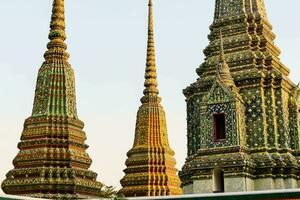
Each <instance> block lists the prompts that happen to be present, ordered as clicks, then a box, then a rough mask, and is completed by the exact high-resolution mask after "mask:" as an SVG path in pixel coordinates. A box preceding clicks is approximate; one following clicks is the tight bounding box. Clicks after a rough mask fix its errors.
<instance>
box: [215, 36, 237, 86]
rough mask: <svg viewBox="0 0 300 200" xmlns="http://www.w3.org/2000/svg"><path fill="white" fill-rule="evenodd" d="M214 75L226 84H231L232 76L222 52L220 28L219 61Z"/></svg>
mask: <svg viewBox="0 0 300 200" xmlns="http://www.w3.org/2000/svg"><path fill="white" fill-rule="evenodd" d="M216 77H217V78H218V79H219V80H220V81H222V82H226V83H227V84H228V85H233V84H234V82H233V78H232V77H231V74H230V69H229V66H228V65H227V63H226V59H225V52H224V41H223V34H222V30H220V58H219V63H218V65H217V70H216Z"/></svg>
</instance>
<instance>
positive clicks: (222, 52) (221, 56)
mask: <svg viewBox="0 0 300 200" xmlns="http://www.w3.org/2000/svg"><path fill="white" fill-rule="evenodd" d="M220 41H221V42H220V62H221V63H225V62H226V61H225V53H224V41H223V33H222V29H221V30H220Z"/></svg>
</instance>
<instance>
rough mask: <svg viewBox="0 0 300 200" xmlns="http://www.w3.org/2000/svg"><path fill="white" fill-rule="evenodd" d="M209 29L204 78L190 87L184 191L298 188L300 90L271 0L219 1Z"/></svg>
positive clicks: (201, 72) (182, 175)
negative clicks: (275, 26)
mask: <svg viewBox="0 0 300 200" xmlns="http://www.w3.org/2000/svg"><path fill="white" fill-rule="evenodd" d="M210 30H211V33H210V34H209V36H208V38H209V41H210V43H209V45H208V47H207V48H206V49H205V50H204V54H205V56H206V58H205V61H204V62H203V63H202V64H201V65H200V67H199V68H197V70H196V71H197V74H198V75H199V78H198V79H197V81H196V82H194V83H193V84H191V85H190V86H188V87H187V88H186V89H185V90H184V95H185V97H186V102H187V140H188V155H187V159H186V162H185V164H184V166H183V168H182V171H180V173H179V176H180V178H181V181H182V187H183V191H184V193H186V194H187V193H211V192H235V191H253V190H272V189H287V188H297V187H299V186H300V185H299V183H300V182H299V180H300V176H299V174H300V171H299V169H300V166H299V155H300V154H299V153H300V151H299V150H300V141H299V138H300V131H299V130H300V129H299V128H300V127H299V122H300V115H299V108H300V103H299V93H300V92H299V88H298V87H297V86H296V85H295V84H294V83H292V82H291V80H290V79H289V78H288V76H289V69H288V68H287V67H286V66H285V65H284V64H282V63H281V61H280V59H279V55H280V50H279V48H278V47H277V46H276V45H275V43H274V39H275V34H274V33H273V32H272V26H271V24H270V23H269V21H268V18H267V14H266V9H265V5H264V0H216V5H215V15H214V21H213V24H212V25H211V26H210ZM220 31H221V32H222V34H220ZM220 55H221V56H220Z"/></svg>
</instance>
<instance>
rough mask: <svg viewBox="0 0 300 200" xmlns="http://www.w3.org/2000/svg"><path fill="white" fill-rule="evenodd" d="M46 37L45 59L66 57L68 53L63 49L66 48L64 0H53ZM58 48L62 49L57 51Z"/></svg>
mask: <svg viewBox="0 0 300 200" xmlns="http://www.w3.org/2000/svg"><path fill="white" fill-rule="evenodd" d="M48 38H49V39H50V42H49V43H48V45H47V48H48V51H47V52H46V53H45V56H44V57H45V58H46V60H48V59H50V58H53V57H61V58H63V59H68V57H69V54H67V53H66V52H65V51H64V50H66V49H67V45H66V44H65V42H64V41H65V40H66V33H65V6H64V0H53V8H52V16H51V22H50V33H49V36H48ZM54 49H55V51H54ZM58 49H61V50H62V51H60V52H58V51H57V50H58Z"/></svg>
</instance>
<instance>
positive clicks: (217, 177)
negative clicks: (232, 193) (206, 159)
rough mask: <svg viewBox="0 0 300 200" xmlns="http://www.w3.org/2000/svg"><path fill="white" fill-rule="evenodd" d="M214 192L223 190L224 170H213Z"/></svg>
mask: <svg viewBox="0 0 300 200" xmlns="http://www.w3.org/2000/svg"><path fill="white" fill-rule="evenodd" d="M213 182H214V193H220V192H224V191H225V190H224V171H223V170H222V169H215V170H214V171H213Z"/></svg>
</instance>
